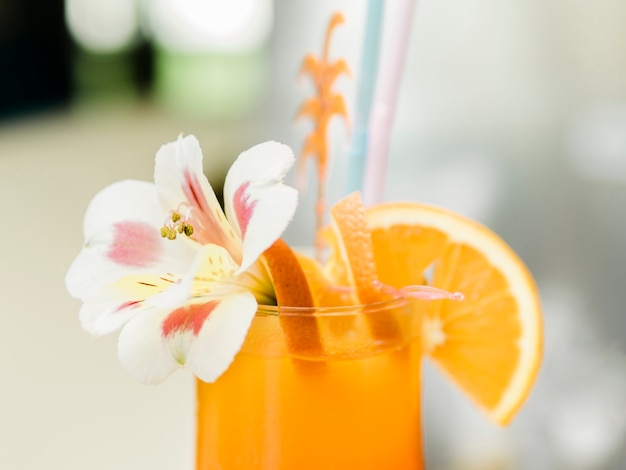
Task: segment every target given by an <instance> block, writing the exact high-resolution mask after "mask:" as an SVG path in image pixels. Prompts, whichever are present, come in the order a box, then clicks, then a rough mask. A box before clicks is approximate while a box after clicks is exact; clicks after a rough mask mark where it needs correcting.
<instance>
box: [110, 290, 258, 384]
mask: <svg viewBox="0 0 626 470" xmlns="http://www.w3.org/2000/svg"><path fill="white" fill-rule="evenodd" d="M256 308H257V304H256V301H255V300H254V297H253V296H252V294H250V293H249V292H241V293H238V294H232V295H229V296H227V297H221V298H217V299H211V298H207V299H206V300H205V302H204V303H194V304H189V305H187V306H183V307H180V308H179V309H176V310H174V311H162V310H155V311H153V312H150V313H148V314H143V315H139V316H137V317H135V318H134V319H132V320H131V321H130V322H128V324H127V325H126V326H125V327H124V328H123V330H122V333H121V334H120V339H119V356H120V360H121V362H122V364H123V365H124V367H125V368H126V369H127V370H128V371H129V372H130V373H131V374H132V375H133V376H134V377H135V378H137V379H138V380H139V381H141V382H144V383H150V384H154V383H159V382H161V381H162V380H164V379H165V378H167V377H168V376H169V375H170V374H171V373H172V372H173V371H174V370H176V368H178V367H181V366H182V367H187V368H189V369H191V370H192V371H193V373H194V374H195V375H196V376H197V377H198V378H200V379H201V380H204V381H206V382H213V381H215V380H216V379H217V378H218V377H219V376H220V375H221V374H222V373H223V372H224V371H225V370H226V369H227V368H228V366H229V365H230V364H231V363H232V361H233V359H234V357H235V355H236V354H237V352H238V351H239V349H240V348H241V345H242V344H243V341H244V339H245V337H246V334H247V332H248V329H249V328H250V323H251V322H252V319H253V318H254V315H255V312H256Z"/></svg>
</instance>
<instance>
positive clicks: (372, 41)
mask: <svg viewBox="0 0 626 470" xmlns="http://www.w3.org/2000/svg"><path fill="white" fill-rule="evenodd" d="M383 3H384V2H383V0H369V2H368V5H367V23H366V25H365V38H364V39H363V50H362V54H361V70H360V78H359V88H358V90H357V102H356V117H355V124H354V133H353V135H352V142H351V143H350V153H349V154H348V194H349V193H352V192H354V191H361V190H362V187H363V174H364V172H365V155H366V153H367V130H368V125H369V118H370V110H371V108H372V101H373V98H374V89H375V87H376V74H377V72H378V50H379V45H380V32H381V25H382V19H383Z"/></svg>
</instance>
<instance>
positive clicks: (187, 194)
mask: <svg viewBox="0 0 626 470" xmlns="http://www.w3.org/2000/svg"><path fill="white" fill-rule="evenodd" d="M154 181H155V183H156V186H157V190H158V194H159V199H160V201H161V204H162V206H163V207H164V208H167V209H168V210H172V211H178V212H180V213H181V215H182V216H183V217H185V218H186V219H188V221H189V224H190V225H191V226H192V227H193V235H192V236H191V238H193V239H194V240H196V241H198V242H199V243H201V244H203V245H204V244H208V243H213V244H216V245H220V246H223V247H224V248H226V249H227V250H228V251H229V253H230V254H231V256H232V257H233V259H235V260H236V261H239V260H240V259H241V242H240V240H239V238H238V237H237V236H236V235H235V233H234V232H233V230H232V228H231V226H230V224H229V223H228V221H227V220H226V217H225V216H224V212H223V211H222V208H221V206H220V205H219V202H218V201H217V198H216V197H215V193H214V192H213V188H211V185H210V184H209V181H208V180H207V179H206V176H204V173H203V172H202V150H201V149H200V144H199V143H198V140H197V139H196V138H195V137H194V136H192V135H189V136H187V137H184V138H183V137H182V136H181V137H179V138H178V140H177V141H175V142H170V143H168V144H165V145H164V146H162V147H161V148H160V149H159V151H158V152H157V156H156V165H155V169H154Z"/></svg>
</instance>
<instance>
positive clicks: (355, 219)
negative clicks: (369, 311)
mask: <svg viewBox="0 0 626 470" xmlns="http://www.w3.org/2000/svg"><path fill="white" fill-rule="evenodd" d="M330 215H331V217H332V228H333V232H334V234H335V240H336V243H335V247H336V249H337V251H338V255H337V256H335V257H333V256H332V255H331V259H335V260H337V259H339V260H341V264H343V266H344V269H345V277H346V279H347V281H348V283H349V285H350V286H352V287H354V288H355V291H356V292H355V293H356V299H357V300H358V302H360V303H361V304H369V303H374V302H380V301H381V300H383V297H382V295H381V293H380V290H379V289H377V288H375V287H374V285H375V284H374V283H375V282H376V281H377V280H378V275H377V274H376V263H375V261H374V247H373V246H372V237H371V235H370V229H369V226H368V223H367V216H366V215H365V208H364V207H363V203H362V201H361V195H360V194H359V193H358V192H356V193H352V194H350V195H349V196H347V197H345V198H343V199H342V200H341V201H339V202H338V203H336V204H335V205H334V206H333V207H332V208H331V210H330Z"/></svg>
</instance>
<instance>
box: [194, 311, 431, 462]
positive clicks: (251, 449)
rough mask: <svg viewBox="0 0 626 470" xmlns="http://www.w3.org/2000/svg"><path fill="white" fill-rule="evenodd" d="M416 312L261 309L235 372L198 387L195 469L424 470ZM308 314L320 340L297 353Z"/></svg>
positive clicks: (239, 357)
mask: <svg viewBox="0 0 626 470" xmlns="http://www.w3.org/2000/svg"><path fill="white" fill-rule="evenodd" d="M420 306H421V304H420V303H419V302H416V301H407V300H394V301H389V302H386V303H381V304H377V305H372V306H368V307H345V308H344V307H341V308H326V309H284V308H278V309H277V308H276V307H273V308H272V307H271V308H268V309H264V308H260V309H259V312H258V313H257V315H256V317H255V319H254V321H253V324H252V327H251V329H250V332H249V334H248V337H247V339H246V342H245V344H244V346H243V348H242V350H241V351H240V353H239V354H238V355H237V357H236V358H235V361H234V362H233V364H232V365H231V367H230V368H229V369H228V370H227V371H226V372H225V373H224V374H223V375H222V376H221V377H220V378H219V379H218V380H217V381H216V382H215V383H213V384H207V383H203V382H200V381H198V387H197V390H198V430H197V431H198V432H197V439H198V441H197V469H198V470H208V469H223V470H231V469H247V470H251V469H289V470H292V469H299V470H305V469H315V470H319V469H348V468H358V469H360V470H367V469H372V470H374V469H376V470H379V469H381V468H393V469H400V470H401V469H412V470H414V469H419V468H422V461H423V458H422V447H421V444H422V443H421V441H422V439H421V420H420V386H421V377H420V363H421V356H422V351H421V312H420V311H419V310H420ZM277 312H279V313H277ZM281 315H282V318H281ZM311 315H314V318H315V322H316V328H317V330H318V334H319V340H320V342H319V343H318V347H311V346H310V345H311V342H310V341H308V342H306V341H305V342H303V343H301V344H308V345H309V346H307V347H306V348H299V346H298V344H299V343H298V335H304V334H307V331H308V330H309V329H310V328H309V327H310V323H308V322H309V321H310V318H311ZM305 316H307V317H305ZM286 320H288V321H286ZM300 322H302V323H301V324H300ZM301 325H302V326H303V327H302V328H301V327H300V326H301ZM307 325H308V326H307ZM381 325H382V326H383V328H380V326H381ZM384 325H393V328H385V327H384ZM373 327H374V328H373ZM377 327H378V328H377ZM381 331H386V332H387V334H382V335H381V333H380V332H381ZM289 336H291V337H289Z"/></svg>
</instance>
